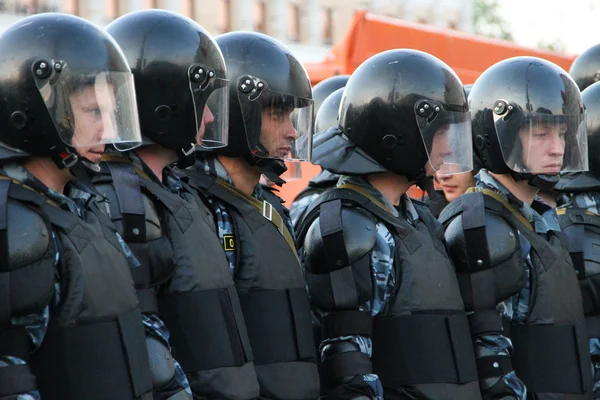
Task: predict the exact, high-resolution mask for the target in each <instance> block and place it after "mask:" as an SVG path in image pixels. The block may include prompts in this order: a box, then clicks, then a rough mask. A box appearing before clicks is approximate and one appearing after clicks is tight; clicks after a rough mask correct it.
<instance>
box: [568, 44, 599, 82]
mask: <svg viewBox="0 0 600 400" xmlns="http://www.w3.org/2000/svg"><path fill="white" fill-rule="evenodd" d="M569 74H570V75H571V77H572V78H573V79H574V80H575V83H576V84H577V86H578V87H579V90H584V89H585V88H587V87H588V86H590V85H592V84H593V83H596V82H598V81H600V44H597V45H595V46H592V47H590V48H589V49H587V50H586V51H584V52H583V53H581V54H580V55H579V56H577V58H576V59H575V61H573V64H572V65H571V69H570V70H569Z"/></svg>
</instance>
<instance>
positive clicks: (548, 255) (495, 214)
mask: <svg viewBox="0 0 600 400" xmlns="http://www.w3.org/2000/svg"><path fill="white" fill-rule="evenodd" d="M469 105H470V108H471V116H472V124H473V141H474V144H475V151H476V153H477V155H478V156H479V159H480V160H481V163H482V166H483V169H482V170H481V171H480V173H479V174H478V175H477V177H476V181H477V183H476V189H474V190H472V191H471V192H470V193H467V194H465V195H463V196H461V197H460V198H459V199H457V200H455V201H454V202H452V203H450V205H449V206H448V207H447V208H446V209H445V210H444V211H443V212H442V215H441V216H440V220H441V221H442V222H443V223H444V225H445V229H446V231H445V236H446V241H447V243H448V248H449V251H450V254H451V256H452V258H453V260H454V261H455V265H456V269H457V271H458V277H459V283H460V287H461V291H462V295H463V299H464V301H465V305H466V306H467V309H468V310H470V311H472V314H471V315H470V317H469V318H470V324H471V325H470V326H471V335H472V336H473V340H474V343H475V351H476V355H477V357H478V364H477V365H478V371H479V381H480V385H481V389H482V393H483V396H484V398H490V399H491V398H500V397H507V398H517V399H523V398H525V396H527V398H530V397H534V398H536V399H584V398H585V399H588V398H591V376H590V370H591V368H590V364H589V356H588V351H589V349H588V344H587V333H586V331H585V321H584V315H583V308H582V302H581V294H580V291H579V287H578V284H577V277H576V275H575V270H574V269H573V265H572V263H571V260H570V257H569V254H568V252H567V251H566V249H565V248H564V247H563V245H562V242H561V235H560V234H559V233H560V232H559V231H560V228H559V226H558V223H557V221H556V215H555V213H554V211H553V210H551V209H550V207H548V206H547V205H545V204H544V203H542V202H540V201H538V199H537V197H536V194H537V192H538V191H539V190H540V189H545V190H550V189H552V188H553V186H554V185H555V184H556V182H557V181H558V176H559V175H558V174H559V172H565V171H582V170H586V169H587V142H586V127H585V114H584V107H583V102H582V100H581V94H580V92H579V89H578V88H577V85H576V84H575V82H574V81H573V80H572V79H571V77H570V76H569V75H568V74H567V73H566V72H565V71H564V70H562V69H561V68H560V67H558V66H556V65H555V64H552V63H551V62H548V61H545V60H542V59H539V58H534V57H516V58H511V59H508V60H504V61H501V62H499V63H497V64H495V65H493V66H492V67H490V68H489V69H488V70H486V71H485V72H484V73H483V74H482V75H481V76H480V77H479V79H477V81H476V82H475V84H474V85H473V88H472V89H471V93H470V95H469Z"/></svg>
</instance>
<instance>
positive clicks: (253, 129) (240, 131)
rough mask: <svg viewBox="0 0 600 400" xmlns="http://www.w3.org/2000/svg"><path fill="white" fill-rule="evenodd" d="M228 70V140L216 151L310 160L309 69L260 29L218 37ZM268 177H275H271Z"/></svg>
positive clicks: (260, 161)
mask: <svg viewBox="0 0 600 400" xmlns="http://www.w3.org/2000/svg"><path fill="white" fill-rule="evenodd" d="M216 42H217V44H218V45H219V47H220V48H221V51H222V52H223V57H224V58H225V64H226V65H227V70H228V74H229V80H230V84H229V88H230V91H229V93H230V94H229V144H228V145H227V147H223V148H219V149H216V150H215V152H217V153H219V154H222V155H225V156H227V157H246V158H247V159H248V161H249V162H250V163H251V164H253V165H259V166H261V167H262V166H264V165H266V164H268V161H269V160H283V161H300V160H303V161H307V160H309V158H310V153H311V144H312V125H313V101H312V94H311V86H310V81H309V79H308V74H307V73H306V70H305V69H304V67H303V66H302V64H301V63H300V61H298V59H297V58H296V57H295V56H294V55H293V54H292V52H291V51H290V50H289V49H288V48H287V47H285V46H284V45H283V44H282V43H280V42H279V41H277V40H275V39H273V38H271V37H269V36H267V35H263V34H261V33H256V32H230V33H226V34H223V35H220V36H218V37H216ZM269 179H271V178H270V177H269Z"/></svg>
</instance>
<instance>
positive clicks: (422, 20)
mask: <svg viewBox="0 0 600 400" xmlns="http://www.w3.org/2000/svg"><path fill="white" fill-rule="evenodd" d="M417 22H418V23H420V24H428V23H429V21H428V20H427V18H425V17H418V18H417Z"/></svg>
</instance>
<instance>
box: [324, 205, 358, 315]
mask: <svg viewBox="0 0 600 400" xmlns="http://www.w3.org/2000/svg"><path fill="white" fill-rule="evenodd" d="M319 227H320V229H321V237H322V238H323V245H324V246H323V247H324V250H325V257H326V263H327V265H335V266H336V267H337V269H335V270H334V271H331V272H330V273H329V277H330V281H331V291H332V294H333V301H334V303H335V306H336V308H338V309H348V308H356V307H358V306H359V304H358V295H357V290H356V283H355V280H354V273H353V271H352V268H351V266H350V260H349V259H348V253H347V252H346V244H345V242H344V228H343V226H342V202H341V201H340V200H333V201H329V202H326V203H323V204H322V205H321V213H320V217H319Z"/></svg>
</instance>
